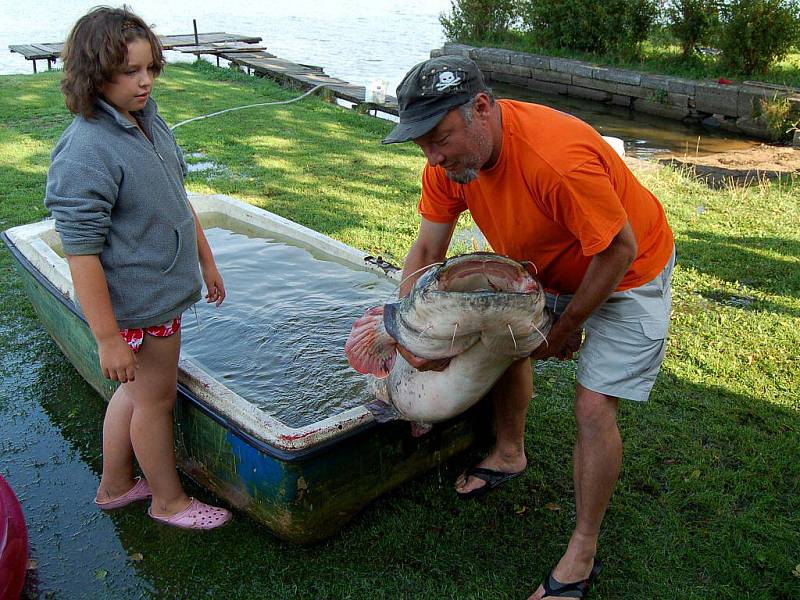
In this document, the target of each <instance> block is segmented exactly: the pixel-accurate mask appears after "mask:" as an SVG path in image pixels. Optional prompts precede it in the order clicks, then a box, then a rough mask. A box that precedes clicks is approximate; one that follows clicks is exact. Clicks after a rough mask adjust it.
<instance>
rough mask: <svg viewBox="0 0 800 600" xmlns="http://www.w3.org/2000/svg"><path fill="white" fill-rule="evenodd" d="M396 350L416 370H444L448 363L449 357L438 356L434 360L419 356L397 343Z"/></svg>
mask: <svg viewBox="0 0 800 600" xmlns="http://www.w3.org/2000/svg"><path fill="white" fill-rule="evenodd" d="M397 351H398V352H399V353H400V355H401V356H402V357H403V358H404V359H406V362H407V363H408V364H410V365H411V366H412V367H414V368H415V369H416V370H417V371H444V370H445V369H446V368H447V365H449V364H450V359H449V358H440V359H435V360H429V359H427V358H420V357H419V356H415V355H414V354H412V353H411V352H409V351H408V350H406V349H405V348H403V347H402V346H401V345H399V344H398V345H397Z"/></svg>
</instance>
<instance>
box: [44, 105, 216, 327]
mask: <svg viewBox="0 0 800 600" xmlns="http://www.w3.org/2000/svg"><path fill="white" fill-rule="evenodd" d="M96 109H97V110H96V111H95V118H94V119H85V118H83V117H81V116H78V117H75V119H74V120H73V121H72V123H71V124H70V126H69V127H67V129H66V130H65V131H64V133H63V134H62V136H61V139H60V140H59V141H58V144H56V147H55V149H54V150H53V154H52V163H51V165H50V170H49V172H48V174H47V191H46V197H45V206H47V208H48V209H49V210H50V212H51V213H52V215H53V217H54V218H55V220H56V230H57V231H58V233H59V234H60V235H61V240H62V243H63V245H64V252H65V253H66V254H70V255H83V254H97V255H99V257H100V262H101V264H102V265H103V270H104V272H105V276H106V280H107V281H108V289H109V293H110V295H111V304H112V306H113V309H114V316H115V317H116V319H117V323H118V324H119V326H120V327H121V328H132V327H148V326H151V325H159V324H161V323H164V322H166V321H169V320H171V319H173V318H175V317H177V316H178V315H180V314H181V313H182V312H183V311H185V310H186V309H187V308H188V307H189V306H191V305H192V304H194V303H195V302H197V301H198V300H199V299H200V288H201V283H202V279H201V277H200V269H199V265H198V256H197V234H196V232H195V224H194V218H193V215H192V211H191V208H190V206H189V201H188V199H187V197H186V191H185V189H184V187H183V178H184V176H185V175H186V163H185V162H184V161H183V156H182V155H181V151H180V149H179V148H178V146H177V144H176V143H175V138H174V137H173V135H172V132H171V131H170V129H169V127H168V126H167V124H166V123H165V122H164V120H163V119H162V118H161V117H160V116H159V114H158V108H157V106H156V103H155V102H154V101H153V100H152V99H148V101H147V104H146V105H145V107H144V108H143V109H142V110H141V111H139V112H138V113H136V114H137V116H138V117H139V120H140V122H141V125H142V127H143V129H144V130H145V131H146V132H147V133H148V134H149V135H150V138H151V139H152V142H151V141H150V140H149V139H147V137H145V136H144V135H142V132H141V131H139V130H138V129H137V128H136V127H135V126H134V125H133V124H132V123H130V122H129V121H128V120H127V119H125V117H123V116H122V115H121V114H119V113H118V112H117V111H116V110H115V109H114V108H113V107H112V106H111V105H109V104H108V103H106V102H104V101H103V100H98V101H97V104H96Z"/></svg>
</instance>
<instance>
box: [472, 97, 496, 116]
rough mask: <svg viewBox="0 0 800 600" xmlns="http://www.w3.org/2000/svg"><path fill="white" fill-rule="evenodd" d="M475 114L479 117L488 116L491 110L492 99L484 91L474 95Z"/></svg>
mask: <svg viewBox="0 0 800 600" xmlns="http://www.w3.org/2000/svg"><path fill="white" fill-rule="evenodd" d="M474 107H475V114H476V115H477V116H478V117H481V118H488V117H489V115H490V114H491V112H492V101H491V100H490V99H489V95H488V94H486V93H484V92H479V93H478V94H477V95H476V96H475V104H474Z"/></svg>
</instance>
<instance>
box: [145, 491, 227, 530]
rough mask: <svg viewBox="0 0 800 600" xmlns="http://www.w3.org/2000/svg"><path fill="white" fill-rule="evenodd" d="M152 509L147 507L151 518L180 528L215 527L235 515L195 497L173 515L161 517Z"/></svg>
mask: <svg viewBox="0 0 800 600" xmlns="http://www.w3.org/2000/svg"><path fill="white" fill-rule="evenodd" d="M151 509H152V507H151V508H150V509H147V514H148V515H150V518H151V519H154V520H156V521H158V522H159V523H164V524H165V525H171V526H172V527H178V528H180V529H214V528H216V527H219V526H221V525H224V524H225V523H227V522H228V521H230V520H231V517H232V516H233V515H231V513H230V511H228V510H225V509H224V508H219V507H217V506H211V505H210V504H205V503H204V502H200V501H199V500H197V499H195V498H191V502H190V503H189V506H187V507H186V508H184V509H183V510H182V511H181V512H179V513H176V514H174V515H172V516H171V517H159V516H157V515H154V514H153V511H152V510H151Z"/></svg>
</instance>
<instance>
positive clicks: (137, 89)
mask: <svg viewBox="0 0 800 600" xmlns="http://www.w3.org/2000/svg"><path fill="white" fill-rule="evenodd" d="M153 66H154V65H153V51H152V50H151V48H150V42H148V41H147V40H143V39H141V38H137V39H135V40H133V41H131V42H129V43H128V59H127V61H126V62H125V64H124V65H123V66H122V69H121V70H120V72H119V73H117V74H115V75H114V77H113V79H112V80H111V81H107V82H106V83H104V84H103V87H102V89H101V91H102V93H103V96H104V97H105V99H106V100H107V101H108V102H110V103H111V104H112V105H114V107H115V108H116V109H117V110H119V112H120V113H122V115H123V116H125V117H126V118H128V119H130V120H134V119H133V117H132V116H131V112H132V111H135V110H141V109H142V108H144V105H145V103H146V102H147V99H148V98H149V97H150V90H151V89H152V87H153V79H154V78H155V77H154V75H153Z"/></svg>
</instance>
